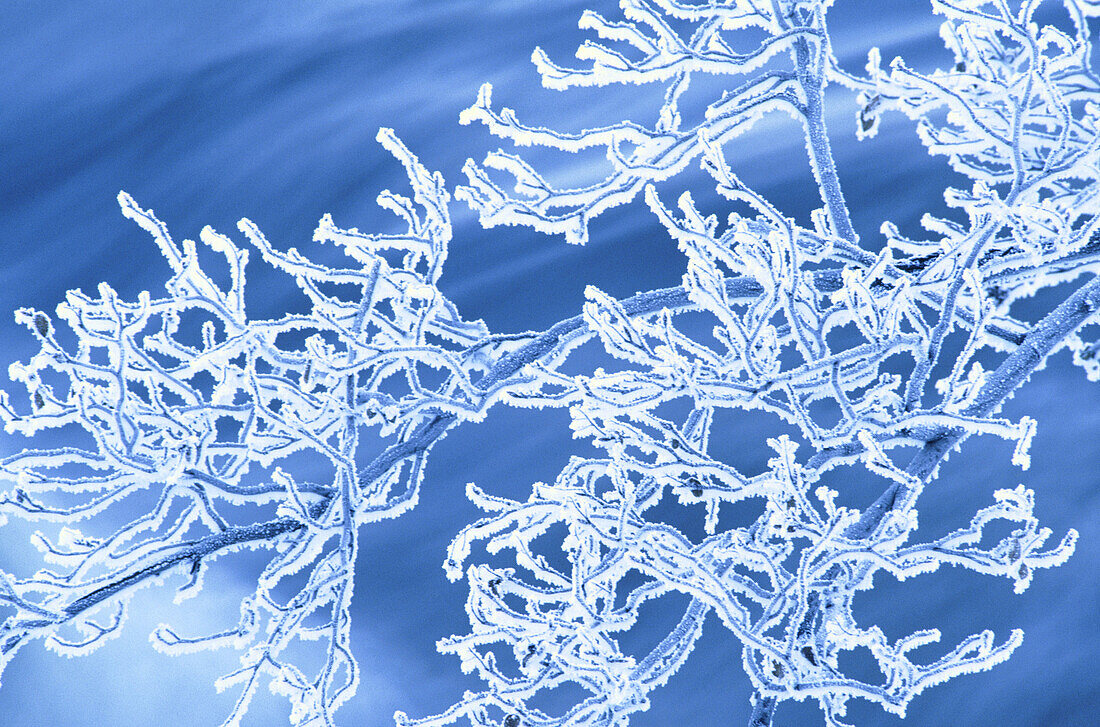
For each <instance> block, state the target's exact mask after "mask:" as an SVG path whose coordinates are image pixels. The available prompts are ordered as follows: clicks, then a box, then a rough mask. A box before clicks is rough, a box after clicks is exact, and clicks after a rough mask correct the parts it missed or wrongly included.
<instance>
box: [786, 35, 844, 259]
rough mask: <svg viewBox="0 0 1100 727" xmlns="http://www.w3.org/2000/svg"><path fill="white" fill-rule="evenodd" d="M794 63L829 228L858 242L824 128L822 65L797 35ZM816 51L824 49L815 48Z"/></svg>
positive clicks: (808, 148)
mask: <svg viewBox="0 0 1100 727" xmlns="http://www.w3.org/2000/svg"><path fill="white" fill-rule="evenodd" d="M796 48H797V50H796V51H795V55H796V64H797V67H798V80H799V83H800V85H801V86H802V92H803V93H804V94H805V96H806V105H805V108H804V113H803V119H804V123H803V125H804V128H805V132H806V148H807V150H808V152H809V155H810V166H811V167H812V168H813V173H814V177H815V178H816V179H817V184H818V188H819V189H820V191H821V200H822V202H824V203H825V208H826V209H827V210H828V212H829V222H830V223H831V224H832V226H833V232H835V233H836V234H837V235H838V236H839V237H841V238H843V239H845V240H847V241H848V242H851V243H856V242H858V239H859V238H858V237H857V236H856V231H855V228H854V227H853V226H852V218H851V217H850V216H849V214H848V205H847V204H846V203H845V200H844V192H843V191H841V189H840V176H839V175H838V174H837V170H836V161H835V160H834V159H833V150H832V147H831V146H830V144H829V135H828V132H827V130H826V128H825V103H824V98H823V96H822V90H823V88H824V85H825V82H824V78H825V74H824V66H823V65H822V64H821V63H820V62H819V61H818V59H816V58H812V57H811V55H810V48H809V42H808V41H807V40H806V39H805V38H801V39H799V41H798V43H797V45H796ZM818 52H819V53H824V52H825V51H824V50H823V49H822V50H819V51H818Z"/></svg>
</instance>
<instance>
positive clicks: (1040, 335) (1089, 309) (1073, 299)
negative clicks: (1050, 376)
mask: <svg viewBox="0 0 1100 727" xmlns="http://www.w3.org/2000/svg"><path fill="white" fill-rule="evenodd" d="M1097 310H1100V276H1097V277H1095V278H1093V279H1092V280H1090V281H1089V282H1088V283H1086V284H1085V285H1083V286H1081V287H1080V288H1079V289H1078V290H1077V291H1076V292H1075V293H1073V295H1071V296H1070V297H1068V298H1066V299H1065V300H1064V301H1062V303H1061V304H1060V305H1059V306H1058V307H1057V308H1055V309H1054V310H1053V311H1051V312H1050V313H1048V314H1047V315H1046V316H1045V317H1044V318H1043V319H1042V320H1041V321H1039V322H1038V323H1037V324H1036V325H1035V327H1034V328H1033V329H1032V330H1031V332H1030V333H1028V334H1027V336H1025V337H1024V341H1023V343H1021V344H1020V345H1019V346H1018V347H1017V348H1016V350H1015V351H1013V352H1012V353H1010V354H1009V355H1008V356H1007V357H1006V358H1005V360H1004V361H1002V362H1001V365H1000V366H998V367H997V368H996V369H995V370H994V371H993V372H992V373H991V374H990V375H989V377H988V378H987V379H986V381H985V385H984V386H982V389H981V391H980V392H979V393H978V396H977V397H976V398H975V400H974V402H973V403H972V404H971V405H970V406H968V407H967V408H966V409H964V410H963V411H962V412H961V413H962V415H963V416H968V417H985V416H989V415H990V414H992V413H993V412H994V411H996V410H997V409H998V408H999V407H1000V406H1001V405H1002V404H1003V403H1004V401H1005V400H1006V399H1007V398H1008V397H1009V396H1010V395H1011V394H1012V392H1014V391H1015V390H1016V388H1017V387H1018V386H1020V384H1022V383H1023V382H1024V381H1026V380H1027V378H1028V377H1029V376H1031V374H1032V373H1034V371H1035V370H1036V369H1037V368H1039V366H1041V365H1042V363H1043V362H1044V361H1045V360H1046V358H1047V356H1049V355H1050V354H1051V353H1053V352H1054V349H1055V348H1057V347H1058V345H1059V344H1061V343H1062V342H1063V341H1064V340H1065V339H1066V337H1067V336H1069V335H1070V334H1071V333H1073V332H1074V331H1075V330H1077V328H1079V327H1080V326H1082V325H1083V324H1084V323H1085V321H1087V320H1088V319H1089V317H1091V316H1092V315H1093V313H1095V312H1096V311H1097ZM964 436H965V433H964V432H963V431H961V430H954V431H950V432H947V433H945V434H943V435H942V436H940V437H937V438H935V439H933V440H931V441H929V442H928V443H926V444H925V445H924V447H923V448H922V449H921V451H920V452H918V453H917V455H916V456H915V457H914V458H913V460H912V461H911V462H910V463H909V466H908V467H906V472H908V473H909V474H910V475H912V476H914V477H916V478H918V479H919V480H925V479H927V478H928V477H929V476H931V474H932V473H933V472H934V471H935V469H936V467H937V466H938V465H939V463H940V461H941V460H942V459H943V458H944V457H946V456H947V453H948V452H950V451H951V449H952V448H953V447H954V446H955V445H957V444H958V443H959V441H960V440H962V438H963V437H964ZM905 494H906V489H905V488H904V487H903V486H902V485H901V484H899V483H895V484H893V485H891V486H890V487H889V488H888V489H887V490H886V491H885V492H883V493H882V494H881V495H880V496H879V498H878V499H877V500H875V502H874V503H873V504H871V506H870V507H868V508H867V509H866V510H864V512H863V515H862V516H861V517H860V519H859V521H858V522H857V523H855V524H854V525H853V526H852V528H851V529H850V530H849V532H848V533H846V535H847V536H848V537H851V538H863V537H866V536H867V535H869V534H870V533H871V532H873V531H874V529H875V528H876V527H877V526H878V524H879V523H880V522H882V518H883V517H884V516H885V515H886V513H888V512H890V510H892V509H893V507H894V504H895V503H896V502H898V501H900V500H902V499H904V497H905Z"/></svg>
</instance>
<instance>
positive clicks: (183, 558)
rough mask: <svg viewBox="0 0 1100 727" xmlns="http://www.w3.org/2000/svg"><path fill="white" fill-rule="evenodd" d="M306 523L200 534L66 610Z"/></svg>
mask: <svg viewBox="0 0 1100 727" xmlns="http://www.w3.org/2000/svg"><path fill="white" fill-rule="evenodd" d="M327 505H328V501H324V502H319V503H317V504H315V505H313V506H312V507H311V508H310V513H309V514H310V517H318V516H319V515H320V514H321V512H323V511H324V508H325V507H327ZM302 527H304V526H303V524H302V522H301V521H299V520H296V519H294V518H289V517H282V518H278V519H275V520H269V521H267V522H264V523H256V524H254V525H245V526H237V527H231V528H228V529H227V530H223V531H222V532H220V533H214V534H212V535H207V536H206V537H205V538H199V539H198V540H195V541H193V542H192V543H191V544H190V545H189V546H188V547H185V548H183V549H182V550H179V551H177V552H175V553H173V554H171V555H169V556H166V557H164V558H161V559H160V560H158V561H156V562H155V563H151V564H150V565H147V566H145V567H144V568H142V569H140V570H138V571H136V572H134V573H131V574H129V575H128V576H125V577H124V578H120V579H119V580H117V581H115V582H113V583H108V584H107V585H105V586H102V587H100V588H97V589H96V590H94V591H92V592H91V593H89V594H87V595H85V596H81V597H80V598H78V599H77V600H75V601H73V602H72V603H70V604H69V605H68V606H66V607H65V608H64V609H62V610H63V612H64V613H65V614H66V615H67V616H69V617H70V618H71V617H73V616H77V615H79V614H81V613H83V612H84V611H87V610H88V609H89V608H92V607H93V606H96V605H98V604H100V603H102V602H103V601H105V600H106V599H108V598H112V597H113V596H117V595H118V594H119V593H121V592H123V591H125V590H126V589H128V588H130V587H132V586H136V585H138V584H139V583H141V582H143V581H145V580H147V579H149V578H156V577H157V576H159V575H161V574H163V573H165V572H166V571H168V570H170V569H171V568H174V567H175V566H177V565H181V564H184V563H191V564H195V563H198V562H199V561H201V560H202V559H203V558H205V557H206V556H208V555H211V554H213V553H216V552H218V551H219V550H224V549H225V548H230V547H232V546H234V545H240V544H241V543H249V542H254V541H264V540H271V539H272V538H276V537H278V536H280V535H285V534H286V533H292V532H294V531H296V530H301V529H302Z"/></svg>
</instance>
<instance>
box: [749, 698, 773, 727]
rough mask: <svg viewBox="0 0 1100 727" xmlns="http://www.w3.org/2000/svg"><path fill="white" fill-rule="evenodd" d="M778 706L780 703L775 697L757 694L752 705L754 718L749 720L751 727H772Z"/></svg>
mask: <svg viewBox="0 0 1100 727" xmlns="http://www.w3.org/2000/svg"><path fill="white" fill-rule="evenodd" d="M776 704H778V701H777V700H776V698H775V697H762V696H760V695H759V694H757V695H756V699H755V701H754V702H753V705H752V717H751V718H750V719H749V727H771V723H772V718H773V717H774V716H775V706H776Z"/></svg>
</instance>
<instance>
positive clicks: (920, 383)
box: [905, 223, 996, 411]
mask: <svg viewBox="0 0 1100 727" xmlns="http://www.w3.org/2000/svg"><path fill="white" fill-rule="evenodd" d="M995 228H996V226H995V225H994V224H992V223H990V225H989V227H987V228H986V230H985V231H984V232H983V233H982V235H981V237H979V238H978V239H977V240H976V241H975V242H974V245H973V247H971V248H970V253H969V254H968V255H967V256H966V260H965V261H963V264H962V265H961V266H960V269H959V272H958V274H957V275H955V279H954V280H952V281H951V287H950V288H949V289H948V291H947V295H946V296H945V297H944V300H943V309H942V310H941V311H940V319H939V320H938V321H937V322H936V327H935V329H933V331H932V338H931V340H930V341H929V343H928V349H927V350H926V351H925V353H924V356H923V357H922V358H921V359H920V360H919V361H917V365H916V367H914V369H913V373H912V375H911V376H910V377H909V381H908V382H907V384H906V387H905V408H906V409H907V410H909V411H912V410H913V409H916V408H917V407H918V406H919V405H920V400H921V394H922V393H923V392H924V386H925V384H926V383H927V382H928V377H929V375H930V374H931V373H932V367H933V366H935V365H936V361H937V360H938V359H939V357H940V349H942V348H943V341H944V338H946V337H947V333H948V331H950V330H951V325H952V323H954V321H955V304H956V303H957V301H958V297H959V292H960V291H961V290H962V287H963V284H964V283H965V282H966V275H965V273H966V271H967V270H969V269H970V267H971V266H972V265H973V264H974V262H975V261H976V260H977V259H978V254H979V253H981V251H982V250H983V249H984V248H985V244H986V242H988V241H989V238H990V237H991V236H992V235H993V231H994V229H995Z"/></svg>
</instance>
